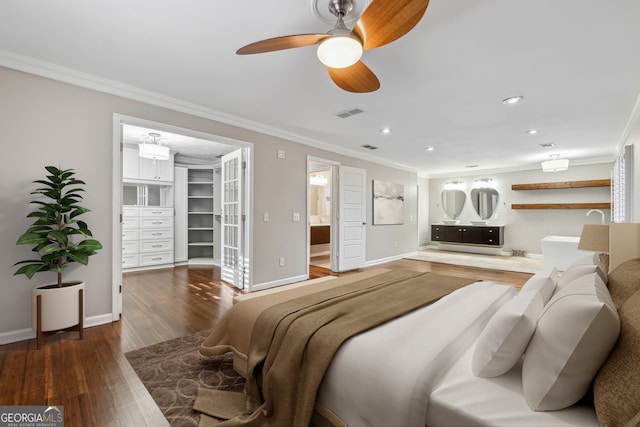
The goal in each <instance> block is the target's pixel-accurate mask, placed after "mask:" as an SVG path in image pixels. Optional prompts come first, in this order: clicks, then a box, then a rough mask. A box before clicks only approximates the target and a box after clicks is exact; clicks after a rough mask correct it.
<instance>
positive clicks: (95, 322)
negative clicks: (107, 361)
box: [0, 313, 113, 345]
mask: <svg viewBox="0 0 640 427" xmlns="http://www.w3.org/2000/svg"><path fill="white" fill-rule="evenodd" d="M112 319H113V315H112V314H111V313H109V314H100V315H98V316H91V317H87V318H85V319H84V327H85V329H86V328H91V327H93V326H99V325H106V324H107V323H111V322H112V321H113V320H112ZM35 337H36V333H35V331H34V330H33V329H31V328H26V329H18V330H15V331H8V332H1V333H0V345H5V344H11V343H14V342H18V341H25V340H30V339H33V338H35Z"/></svg>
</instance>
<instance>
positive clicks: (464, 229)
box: [431, 224, 504, 247]
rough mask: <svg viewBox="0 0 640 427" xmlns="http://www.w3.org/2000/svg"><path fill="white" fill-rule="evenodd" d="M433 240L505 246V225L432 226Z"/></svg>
mask: <svg viewBox="0 0 640 427" xmlns="http://www.w3.org/2000/svg"><path fill="white" fill-rule="evenodd" d="M431 240H432V241H434V242H442V243H460V244H465V245H487V246H498V247H499V246H502V245H504V226H503V225H497V226H494V225H481V226H476V225H446V224H431Z"/></svg>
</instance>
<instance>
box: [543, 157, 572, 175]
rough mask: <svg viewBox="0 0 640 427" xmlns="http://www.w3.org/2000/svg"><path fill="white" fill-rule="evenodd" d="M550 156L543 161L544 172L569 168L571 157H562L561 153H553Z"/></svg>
mask: <svg viewBox="0 0 640 427" xmlns="http://www.w3.org/2000/svg"><path fill="white" fill-rule="evenodd" d="M550 157H551V158H550V159H549V160H546V161H544V162H542V164H541V166H542V172H562V171H566V170H567V169H569V159H561V158H560V155H559V154H552V155H551V156H550Z"/></svg>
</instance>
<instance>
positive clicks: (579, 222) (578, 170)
mask: <svg viewBox="0 0 640 427" xmlns="http://www.w3.org/2000/svg"><path fill="white" fill-rule="evenodd" d="M611 167H612V163H605V164H598V165H588V166H570V167H569V169H568V170H567V171H564V172H556V173H544V172H542V171H541V170H530V171H522V172H503V173H486V174H482V175H474V176H462V177H460V176H452V177H448V178H437V179H431V180H430V181H429V191H430V194H431V198H430V203H429V222H430V223H437V222H441V221H442V219H443V218H444V216H443V210H442V205H441V201H440V195H441V193H442V190H443V189H444V186H445V184H446V183H447V182H449V181H452V180H455V181H463V182H464V191H465V192H466V193H467V200H466V202H465V205H464V208H463V210H462V214H461V215H460V217H459V219H460V222H461V223H467V224H468V223H469V220H471V219H478V218H479V217H478V215H477V214H476V213H475V211H474V209H473V205H472V203H471V200H470V198H469V192H470V191H471V188H472V187H473V181H474V180H475V179H481V178H492V179H493V186H494V188H496V189H497V190H498V192H499V194H500V200H499V201H498V207H497V208H496V210H495V213H494V215H493V216H492V217H491V220H490V222H489V223H490V224H496V225H505V241H504V247H503V251H505V252H510V251H511V250H512V249H524V250H526V251H527V252H528V253H529V254H541V253H542V250H541V247H540V240H541V239H542V238H543V237H545V236H547V235H563V236H580V233H581V232H582V226H583V225H584V224H587V223H599V222H600V216H599V215H597V214H592V215H591V216H589V217H587V216H586V212H587V211H588V210H587V209H540V210H528V209H525V210H514V209H511V205H512V204H520V203H593V202H610V200H611V190H610V188H609V187H594V188H576V189H557V190H526V191H513V190H511V185H513V184H531V183H538V182H558V181H581V180H590V179H609V178H610V177H611ZM604 213H605V215H606V219H607V222H608V220H609V217H610V213H611V211H610V210H609V209H607V210H604Z"/></svg>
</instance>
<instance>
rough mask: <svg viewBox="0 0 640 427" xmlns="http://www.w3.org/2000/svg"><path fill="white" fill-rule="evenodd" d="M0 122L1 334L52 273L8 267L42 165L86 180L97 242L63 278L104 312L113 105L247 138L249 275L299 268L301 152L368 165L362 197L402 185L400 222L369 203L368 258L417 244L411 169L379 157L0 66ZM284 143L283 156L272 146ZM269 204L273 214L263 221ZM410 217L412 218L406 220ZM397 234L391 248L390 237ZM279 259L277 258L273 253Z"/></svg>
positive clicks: (24, 319)
mask: <svg viewBox="0 0 640 427" xmlns="http://www.w3.org/2000/svg"><path fill="white" fill-rule="evenodd" d="M0 91H1V93H2V96H1V97H0V111H1V112H2V114H0V129H2V138H3V142H2V146H3V148H4V149H5V152H4V158H3V164H4V167H3V168H2V169H1V170H0V182H1V184H0V186H1V188H0V203H1V206H2V209H1V210H0V258H1V259H3V260H4V262H3V263H2V265H0V343H2V342H7V340H10V339H11V338H10V337H11V336H12V335H11V333H13V332H15V333H18V332H20V331H21V333H22V334H23V335H24V333H26V332H25V330H26V329H28V328H30V305H31V303H30V291H31V288H32V287H33V286H35V285H38V284H43V283H47V282H51V281H53V280H54V274H53V273H41V274H40V275H39V276H35V277H34V279H33V280H31V281H29V280H28V279H26V278H25V277H24V276H13V272H14V271H15V268H14V267H13V266H12V265H13V263H14V262H16V261H18V260H21V259H25V258H28V257H29V254H30V252H29V249H28V248H27V247H18V246H16V245H15V241H16V239H17V238H18V236H19V235H20V234H21V233H22V232H23V231H24V230H25V229H26V228H27V226H28V225H29V224H30V221H29V219H27V218H26V217H25V215H26V214H27V212H28V211H29V208H30V207H29V206H28V201H29V200H30V196H29V192H30V191H31V190H32V189H33V188H34V187H33V185H32V184H31V182H32V181H33V180H34V179H39V178H41V177H42V176H43V174H44V172H45V171H44V166H45V165H49V164H52V165H56V166H59V167H62V168H74V169H75V170H76V172H77V174H78V176H79V177H80V178H82V179H84V180H85V181H86V182H87V192H86V194H85V202H84V205H85V206H87V207H88V208H90V209H92V212H90V213H89V214H86V215H85V220H86V221H87V222H88V224H89V226H90V228H91V230H92V231H93V233H94V235H95V237H96V238H97V239H99V240H100V241H101V242H102V243H103V245H104V249H103V250H102V251H100V253H99V254H98V255H96V256H94V257H92V258H91V260H90V263H89V265H88V266H87V267H82V266H80V268H78V267H77V266H74V267H72V268H71V269H70V270H69V272H68V273H67V275H66V278H67V279H69V280H79V279H81V280H85V281H86V282H87V291H86V315H87V317H88V318H92V317H93V318H97V317H99V316H105V315H107V314H110V313H111V310H112V309H111V283H112V277H111V264H112V257H111V253H112V249H113V248H112V244H111V236H112V233H113V230H112V226H111V221H112V219H111V212H112V206H111V203H112V202H111V194H112V190H113V189H112V176H111V175H112V161H111V157H112V144H113V140H112V138H113V136H112V126H113V114H114V113H119V114H123V115H127V116H132V117H138V118H142V119H146V120H152V121H156V122H160V123H165V124H169V125H172V126H178V127H182V128H186V129H192V130H195V131H199V132H205V133H209V134H213V135H220V136H223V137H228V138H233V139H236V140H241V141H246V142H251V143H253V144H254V162H255V164H254V167H255V169H254V172H255V174H254V187H253V191H254V199H253V212H254V218H253V220H254V223H253V257H254V259H253V265H254V271H253V273H254V283H256V284H259V283H268V282H274V281H283V280H284V281H286V280H287V278H292V277H299V276H301V275H304V274H305V272H306V268H307V266H306V261H307V260H306V254H307V247H306V235H307V231H306V227H305V224H306V222H305V221H304V220H303V221H301V222H298V223H294V222H292V221H291V214H292V213H293V212H300V213H301V215H302V218H303V219H304V218H306V206H307V202H306V165H307V159H306V156H307V155H309V154H310V155H313V156H317V157H322V158H326V159H329V160H335V161H339V162H341V163H342V164H344V165H348V166H354V167H360V168H365V169H367V181H368V184H367V188H368V190H367V200H368V201H371V180H372V179H381V180H387V181H392V182H395V183H399V184H404V186H405V198H406V203H405V223H404V225H397V226H372V225H371V203H370V202H368V213H367V215H368V220H367V222H368V225H367V248H366V250H367V255H366V259H367V262H369V263H373V262H376V260H381V259H385V258H388V257H397V256H399V255H401V254H403V253H407V252H413V251H415V248H416V246H417V204H416V197H417V191H416V186H417V176H416V174H415V173H411V172H406V171H401V170H398V169H394V168H390V167H386V166H381V165H378V164H374V163H371V162H367V161H363V160H359V159H355V158H350V157H348V156H343V155H339V154H335V153H329V152H326V151H323V150H319V149H315V148H311V147H308V146H305V145H301V144H297V143H294V142H291V141H287V140H283V139H280V138H276V137H272V136H267V135H264V134H260V133H257V132H253V131H249V130H246V129H242V128H238V127H234V126H231V125H226V124H223V123H220V122H216V121H213V120H209V119H205V118H201V117H196V116H193V115H189V114H184V113H180V112H176V111H173V110H170V109H167V108H161V107H156V106H153V105H150V104H146V103H142V102H137V101H132V100H130V99H126V98H123V97H119V96H114V95H109V94H105V93H102V92H98V91H95V90H91V89H86V88H82V87H78V86H74V85H70V84H66V83H61V82H57V81H53V80H50V79H47V78H42V77H37V76H34V75H31V74H26V73H22V72H18V71H14V70H9V69H6V68H1V67H0ZM278 149H282V150H285V153H286V157H285V159H278V158H277V155H276V153H277V150H278ZM263 212H269V214H270V221H269V222H263V221H262V213H263ZM410 217H412V220H410ZM395 241H397V242H398V246H397V247H395V245H394V242H395ZM279 257H285V260H286V265H285V266H284V267H278V258H279Z"/></svg>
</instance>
